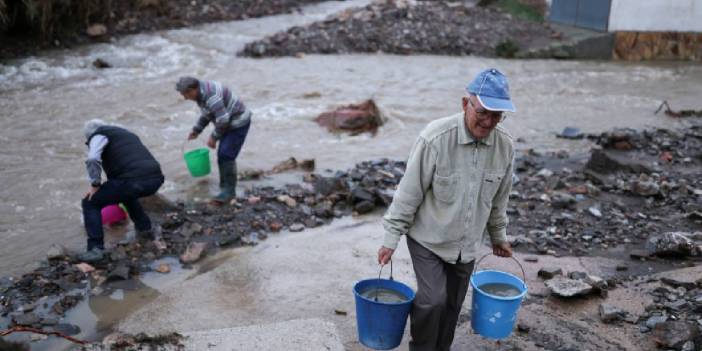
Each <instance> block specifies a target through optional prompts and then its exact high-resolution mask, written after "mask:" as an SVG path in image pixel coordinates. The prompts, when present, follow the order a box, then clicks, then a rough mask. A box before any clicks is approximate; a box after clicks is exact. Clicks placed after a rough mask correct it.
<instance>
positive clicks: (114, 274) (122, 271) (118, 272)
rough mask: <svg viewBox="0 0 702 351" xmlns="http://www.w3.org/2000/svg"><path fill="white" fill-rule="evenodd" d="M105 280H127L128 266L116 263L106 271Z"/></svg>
mask: <svg viewBox="0 0 702 351" xmlns="http://www.w3.org/2000/svg"><path fill="white" fill-rule="evenodd" d="M107 280H108V281H109V280H129V267H127V265H125V264H119V265H117V267H115V268H114V269H112V270H111V271H110V272H109V273H107Z"/></svg>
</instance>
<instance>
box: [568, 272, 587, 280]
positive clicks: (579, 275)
mask: <svg viewBox="0 0 702 351" xmlns="http://www.w3.org/2000/svg"><path fill="white" fill-rule="evenodd" d="M568 278H570V279H575V280H585V279H587V273H585V272H578V271H575V272H570V273H568Z"/></svg>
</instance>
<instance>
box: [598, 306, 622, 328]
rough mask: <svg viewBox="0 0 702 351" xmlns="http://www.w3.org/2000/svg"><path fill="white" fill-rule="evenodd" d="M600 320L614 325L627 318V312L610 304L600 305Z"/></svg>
mask: <svg viewBox="0 0 702 351" xmlns="http://www.w3.org/2000/svg"><path fill="white" fill-rule="evenodd" d="M599 312H600V320H601V321H602V322H604V323H612V322H615V321H618V320H621V319H622V318H624V317H625V316H626V312H624V311H623V310H621V309H619V308H618V307H615V306H612V305H610V304H605V303H603V304H600V307H599Z"/></svg>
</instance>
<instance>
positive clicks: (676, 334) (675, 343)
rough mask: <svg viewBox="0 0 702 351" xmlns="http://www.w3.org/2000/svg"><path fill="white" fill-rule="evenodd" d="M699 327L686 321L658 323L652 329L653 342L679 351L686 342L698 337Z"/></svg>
mask: <svg viewBox="0 0 702 351" xmlns="http://www.w3.org/2000/svg"><path fill="white" fill-rule="evenodd" d="M699 334H700V330H699V327H698V326H697V325H696V324H694V323H689V322H687V321H682V320H678V321H668V322H663V323H658V324H656V326H655V327H654V328H653V340H654V341H655V342H656V344H658V345H660V346H662V347H666V348H673V349H677V350H680V349H682V347H683V345H685V343H687V342H688V341H692V340H694V339H696V338H698V337H699Z"/></svg>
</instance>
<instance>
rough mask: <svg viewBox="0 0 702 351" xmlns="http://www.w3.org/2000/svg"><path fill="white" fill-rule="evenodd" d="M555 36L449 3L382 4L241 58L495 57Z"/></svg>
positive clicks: (254, 46)
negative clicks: (310, 55)
mask: <svg viewBox="0 0 702 351" xmlns="http://www.w3.org/2000/svg"><path fill="white" fill-rule="evenodd" d="M550 35H551V31H550V30H549V29H547V28H546V27H545V26H544V25H543V24H540V23H536V22H530V21H526V20H522V19H520V18H514V17H513V16H512V15H510V14H508V13H506V12H503V11H502V10H499V9H497V8H495V7H472V6H471V5H469V4H467V3H464V2H447V1H419V2H408V1H380V2H375V3H372V4H370V5H368V6H366V7H363V8H355V9H350V10H347V11H344V12H342V13H340V14H338V15H336V16H334V17H332V18H330V19H327V20H324V21H320V22H316V23H313V24H311V25H308V26H306V27H292V28H290V29H289V30H287V31H286V32H280V33H277V34H274V35H272V36H269V37H266V38H264V39H262V40H259V41H255V42H252V43H249V44H247V45H246V47H245V48H244V49H243V50H242V51H241V52H240V53H239V55H241V56H249V57H269V56H294V55H299V54H300V53H316V54H345V53H353V52H364V53H368V52H370V53H375V52H384V53H393V54H401V55H409V54H434V55H479V56H496V55H497V49H498V47H500V48H502V47H504V46H505V44H504V43H507V42H509V43H512V46H515V49H516V50H518V49H524V48H526V47H527V46H528V45H529V43H530V42H532V41H536V40H548V39H549V38H550ZM515 43H516V44H515ZM501 44H502V45H501Z"/></svg>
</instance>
